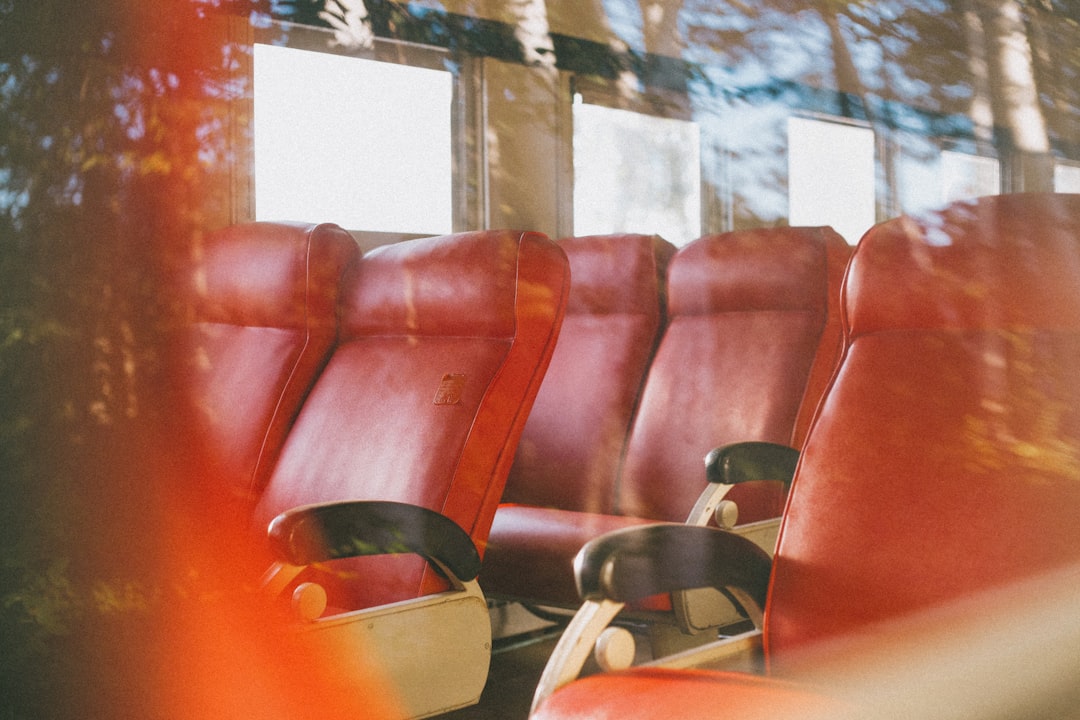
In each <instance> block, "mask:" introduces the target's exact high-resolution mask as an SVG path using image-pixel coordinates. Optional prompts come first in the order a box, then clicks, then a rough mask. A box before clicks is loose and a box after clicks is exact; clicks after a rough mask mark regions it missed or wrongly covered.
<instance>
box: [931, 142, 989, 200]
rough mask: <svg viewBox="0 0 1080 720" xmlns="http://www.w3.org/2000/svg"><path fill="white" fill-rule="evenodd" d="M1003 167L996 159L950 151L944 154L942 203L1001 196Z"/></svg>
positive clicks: (942, 160)
mask: <svg viewBox="0 0 1080 720" xmlns="http://www.w3.org/2000/svg"><path fill="white" fill-rule="evenodd" d="M999 192H1001V165H1000V164H999V163H998V161H997V159H996V158H988V157H982V156H979V155H970V154H968V153H959V152H953V151H949V150H946V151H945V152H943V153H941V201H942V204H945V203H948V202H952V201H953V200H963V199H965V198H974V197H982V196H983V195H997V194H998V193H999Z"/></svg>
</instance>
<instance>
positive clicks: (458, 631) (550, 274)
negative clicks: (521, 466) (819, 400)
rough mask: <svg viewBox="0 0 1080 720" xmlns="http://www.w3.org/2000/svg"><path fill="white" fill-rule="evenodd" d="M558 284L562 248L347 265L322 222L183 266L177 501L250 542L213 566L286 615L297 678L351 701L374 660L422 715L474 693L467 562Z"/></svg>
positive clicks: (437, 243)
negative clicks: (203, 508)
mask: <svg viewBox="0 0 1080 720" xmlns="http://www.w3.org/2000/svg"><path fill="white" fill-rule="evenodd" d="M568 285H569V272H568V266H567V262H566V258H565V256H564V254H563V252H562V250H560V249H559V248H558V246H557V245H555V244H554V243H552V242H551V241H550V240H549V239H548V238H546V237H544V236H543V235H540V234H537V233H519V232H509V231H507V232H502V231H491V232H476V233H466V234H462V235H457V236H448V237H441V238H430V239H422V240H415V241H411V242H408V243H403V244H401V245H395V246H388V247H384V248H380V249H377V250H374V251H371V252H369V253H367V254H364V255H363V256H361V254H360V252H359V248H358V245H357V244H356V242H355V241H354V240H353V238H352V237H351V236H350V235H349V234H348V233H346V232H345V231H343V230H342V229H340V228H339V227H337V226H334V225H314V226H312V225H291V224H283V223H253V224H246V225H239V226H236V227H232V228H229V229H227V230H225V231H222V232H219V233H217V234H214V235H211V236H209V237H207V238H206V240H205V242H204V243H203V244H202V245H201V246H199V247H198V248H196V252H195V253H194V255H193V257H192V259H191V261H190V262H189V263H186V264H184V265H183V267H180V268H178V269H177V272H176V273H175V278H174V285H173V287H172V288H171V297H173V298H175V299H176V302H178V303H179V304H180V305H182V306H183V308H184V312H185V317H186V322H185V323H183V327H182V328H181V330H180V331H179V333H178V336H177V337H176V345H175V347H174V352H173V353H172V355H171V359H172V360H173V362H174V363H175V365H176V367H175V378H176V383H175V384H176V388H177V390H178V395H179V397H180V398H182V399H181V401H180V402H178V404H177V407H176V414H177V417H178V425H179V427H180V428H181V431H182V432H183V433H184V435H185V436H186V438H187V444H188V446H189V447H190V448H191V449H192V451H191V453H190V458H189V466H190V467H189V475H190V479H191V484H192V486H193V487H197V488H198V489H199V491H200V492H202V494H203V497H204V500H205V503H206V505H207V508H208V510H207V515H206V517H205V518H203V520H204V524H205V526H206V527H210V528H212V527H213V526H214V522H215V521H217V522H225V523H234V524H236V525H240V526H244V527H247V528H249V530H250V534H249V540H250V542H249V543H248V544H249V545H250V547H249V548H247V549H248V550H249V552H246V553H244V552H241V549H240V548H237V547H235V545H233V544H227V546H225V547H222V548H221V551H222V552H221V558H220V559H221V561H222V562H223V563H232V564H236V563H235V558H236V557H237V556H239V555H245V556H246V558H247V559H248V561H246V562H245V563H241V564H240V569H238V570H237V573H238V574H241V575H244V574H246V575H247V577H246V578H245V577H241V578H238V579H237V583H238V584H240V585H245V584H251V585H255V584H256V580H258V578H259V574H260V573H262V572H263V571H264V570H265V571H266V572H265V575H264V577H263V579H262V584H263V591H262V595H260V596H259V597H278V596H281V597H283V598H285V599H286V601H287V602H290V603H291V604H292V605H293V606H294V611H290V613H292V614H294V615H296V616H299V617H296V618H295V619H296V620H297V622H296V623H295V627H294V624H293V623H291V622H290V624H289V625H288V629H287V630H285V632H287V633H293V631H294V630H295V631H296V632H298V633H300V634H302V636H303V642H304V643H306V645H305V647H308V648H315V650H313V651H312V652H311V655H312V656H313V657H318V655H319V653H320V652H321V653H322V654H323V655H324V660H323V661H322V662H320V663H318V664H317V665H313V666H311V667H307V668H305V672H317V671H318V670H319V668H321V669H322V671H323V674H324V675H325V677H326V679H327V681H328V682H331V683H337V682H339V681H342V682H345V683H346V685H347V684H348V683H349V681H350V679H351V680H353V681H355V682H356V685H357V688H356V690H355V691H353V692H352V693H351V694H352V695H354V696H355V695H357V694H358V693H359V694H360V697H363V688H364V687H365V683H368V684H369V685H370V679H369V678H368V677H367V675H370V673H371V667H370V666H366V667H365V664H364V662H363V660H362V658H364V657H373V658H377V667H378V672H379V673H381V674H382V675H383V676H384V677H385V678H387V684H388V686H389V687H390V688H391V689H392V691H393V693H394V694H395V695H397V696H398V697H397V699H395V701H394V702H396V703H399V704H400V706H401V707H402V708H403V712H404V713H405V714H407V715H409V716H414V717H421V716H427V715H431V714H435V713H438V712H442V711H445V710H449V709H452V708H454V707H459V706H463V705H468V704H470V703H474V702H475V701H476V699H477V698H478V697H479V695H480V691H481V689H482V688H483V686H484V682H485V680H486V677H487V671H488V665H489V659H490V657H489V656H490V649H491V631H490V623H489V620H488V613H487V607H486V604H485V601H484V597H483V594H482V593H481V592H480V589H479V587H478V585H477V583H476V575H477V572H478V570H479V566H480V553H481V552H482V549H483V547H484V545H485V541H486V539H487V533H488V529H489V527H490V525H491V518H492V515H493V514H494V512H495V508H496V505H497V503H498V501H499V498H500V496H501V492H502V489H503V485H504V483H505V479H506V475H507V472H508V470H509V468H510V463H511V460H512V458H513V454H514V448H515V447H516V445H517V441H518V437H519V435H520V433H521V429H522V427H523V425H524V423H525V419H526V417H527V415H528V410H529V407H530V405H531V403H532V400H533V398H534V397H535V395H536V392H537V390H538V388H539V386H540V382H541V379H542V378H543V375H544V371H545V369H546V367H547V365H548V362H549V361H550V357H551V353H552V350H553V348H554V346H555V341H556V338H557V335H558V331H559V327H560V323H561V322H562V318H563V314H564V310H565V303H566V297H567V291H568ZM273 606H274V604H273V603H271V604H270V605H269V607H273ZM265 624H266V628H267V629H266V630H265V631H266V632H270V631H271V630H272V629H273V628H274V623H273V622H271V621H270V620H269V618H267V619H266V623H265ZM283 637H284V636H283ZM290 637H291V635H290ZM284 647H285V646H284V645H283V648H284ZM283 652H284V650H283ZM350 675H351V678H350ZM283 691H284V690H283ZM348 695H349V691H348V689H347V688H346V689H345V690H344V691H343V692H342V696H346V697H347V696H348ZM317 701H318V698H311V699H310V701H309V702H317Z"/></svg>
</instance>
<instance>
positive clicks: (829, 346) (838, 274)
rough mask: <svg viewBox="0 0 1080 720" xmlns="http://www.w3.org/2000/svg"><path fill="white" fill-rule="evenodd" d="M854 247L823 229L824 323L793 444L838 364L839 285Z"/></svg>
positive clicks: (801, 438)
mask: <svg viewBox="0 0 1080 720" xmlns="http://www.w3.org/2000/svg"><path fill="white" fill-rule="evenodd" d="M823 232H824V231H823ZM854 250H855V248H853V247H852V246H851V245H848V244H847V242H846V241H845V240H844V238H842V237H840V235H839V234H838V233H835V232H825V262H826V264H827V266H828V268H827V270H826V275H827V276H826V279H825V283H826V296H825V297H826V316H825V327H824V328H823V329H822V331H821V336H820V337H819V338H818V346H817V352H816V353H815V354H814V362H813V364H812V365H811V366H810V375H809V377H808V378H807V381H806V390H805V391H804V392H803V397H802V402H801V403H800V405H799V414H798V416H797V417H796V418H795V430H794V432H792V434H791V446H792V447H796V448H801V447H802V446H803V443H804V442H806V434H807V432H809V430H810V422H811V421H812V420H813V419H814V413H815V412H816V411H817V406H818V403H820V402H821V399H822V398H823V397H824V396H825V390H826V388H828V386H829V381H830V380H831V379H832V376H833V373H834V372H836V368H837V366H838V365H839V364H840V353H841V352H842V351H843V347H844V332H843V323H842V322H840V316H841V312H840V289H841V287H843V284H844V273H845V271H846V270H847V264H848V260H850V259H851V253H852V251H854Z"/></svg>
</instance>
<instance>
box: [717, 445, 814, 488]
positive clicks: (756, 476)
mask: <svg viewBox="0 0 1080 720" xmlns="http://www.w3.org/2000/svg"><path fill="white" fill-rule="evenodd" d="M798 462H799V451H798V450H796V449H795V448H791V447H788V446H787V445H779V444H777V443H769V442H741V443H734V444H732V445H725V446H723V447H718V448H714V449H713V450H710V451H709V454H708V455H706V456H705V479H707V480H708V481H709V482H711V483H718V484H722V485H735V484H737V483H741V482H746V481H748V480H780V481H782V482H783V483H784V484H785V485H788V486H790V485H791V479H792V478H793V477H794V476H795V465H796V464H797V463H798Z"/></svg>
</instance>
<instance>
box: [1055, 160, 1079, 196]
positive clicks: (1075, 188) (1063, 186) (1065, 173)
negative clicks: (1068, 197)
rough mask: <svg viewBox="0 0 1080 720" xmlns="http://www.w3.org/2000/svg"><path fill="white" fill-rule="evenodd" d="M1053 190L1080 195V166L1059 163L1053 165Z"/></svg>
mask: <svg viewBox="0 0 1080 720" xmlns="http://www.w3.org/2000/svg"><path fill="white" fill-rule="evenodd" d="M1054 190H1055V191H1056V192H1061V193H1080V165H1072V164H1069V163H1062V162H1059V163H1057V164H1056V165H1054Z"/></svg>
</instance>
